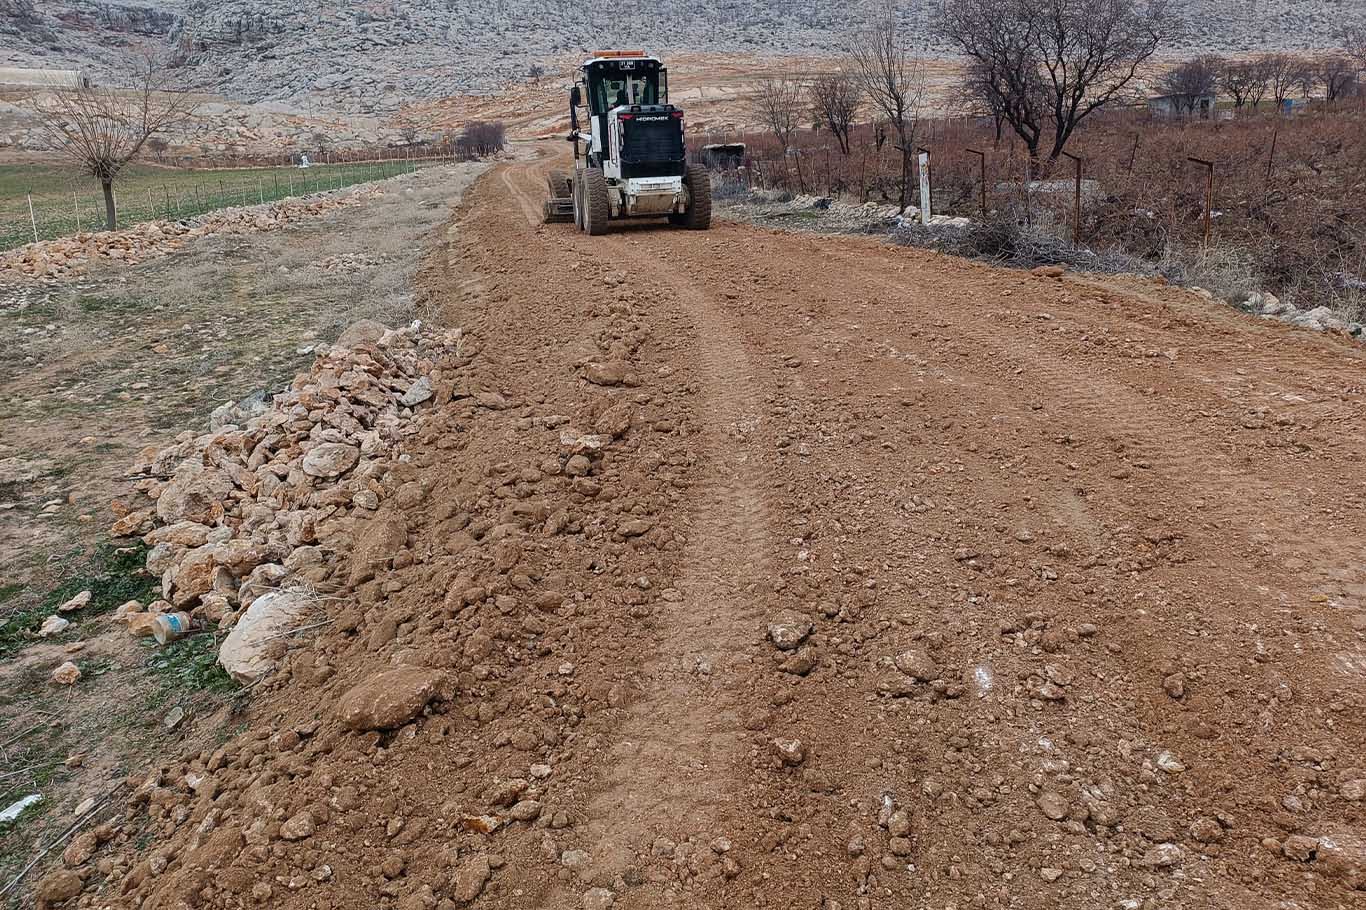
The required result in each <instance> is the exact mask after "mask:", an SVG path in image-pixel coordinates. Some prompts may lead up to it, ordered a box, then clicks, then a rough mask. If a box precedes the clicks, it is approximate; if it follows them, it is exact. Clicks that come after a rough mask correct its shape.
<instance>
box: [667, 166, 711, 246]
mask: <svg viewBox="0 0 1366 910" xmlns="http://www.w3.org/2000/svg"><path fill="white" fill-rule="evenodd" d="M683 182H684V183H686V184H687V185H688V210H687V211H686V212H684V213H683V214H681V215H671V216H669V221H670V222H672V223H674V224H676V225H678V226H679V227H684V228H687V229H688V230H690V231H705V230H707V229H708V228H710V227H711V174H709V173H708V172H707V169H706V168H705V167H703V166H702V165H700V164H690V165H688V172H687V175H686V176H685V177H684V178H683Z"/></svg>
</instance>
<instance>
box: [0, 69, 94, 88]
mask: <svg viewBox="0 0 1366 910" xmlns="http://www.w3.org/2000/svg"><path fill="white" fill-rule="evenodd" d="M56 88H66V89H74V88H90V80H89V79H88V78H86V76H85V74H84V73H82V72H81V71H80V70H39V69H24V68H22V67H18V66H0V91H32V90H34V89H56Z"/></svg>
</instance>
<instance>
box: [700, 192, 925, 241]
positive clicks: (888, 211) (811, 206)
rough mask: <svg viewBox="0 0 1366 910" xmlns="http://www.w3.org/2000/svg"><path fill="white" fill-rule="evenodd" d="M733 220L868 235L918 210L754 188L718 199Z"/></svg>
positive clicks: (889, 226)
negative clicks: (903, 209) (902, 209)
mask: <svg viewBox="0 0 1366 910" xmlns="http://www.w3.org/2000/svg"><path fill="white" fill-rule="evenodd" d="M718 205H720V206H721V207H722V208H723V210H724V211H725V212H726V214H727V215H729V216H730V217H732V218H737V219H740V220H742V221H749V222H751V223H754V224H766V225H770V226H772V225H777V226H781V227H785V228H789V229H792V230H800V231H811V232H814V233H819V234H865V233H873V232H880V231H883V230H887V229H890V228H892V227H894V226H895V225H897V224H898V223H900V220H901V219H902V217H903V216H904V217H906V218H914V217H915V216H916V210H915V209H914V207H909V208H907V209H906V211H905V212H904V213H903V212H902V211H901V209H899V208H898V207H897V206H896V205H882V204H880V203H877V202H866V203H862V204H859V203H854V202H845V201H843V200H841V199H835V198H832V197H829V196H811V195H801V196H795V197H794V196H792V195H791V194H789V193H785V192H783V191H781V190H768V189H752V190H748V191H742V192H740V193H739V194H738V195H734V196H729V197H724V196H723V198H722V199H719V200H718Z"/></svg>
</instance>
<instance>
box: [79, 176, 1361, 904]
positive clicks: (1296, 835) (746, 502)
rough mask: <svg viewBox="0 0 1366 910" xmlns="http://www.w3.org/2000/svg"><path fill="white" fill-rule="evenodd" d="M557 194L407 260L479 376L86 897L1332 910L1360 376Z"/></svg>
mask: <svg viewBox="0 0 1366 910" xmlns="http://www.w3.org/2000/svg"><path fill="white" fill-rule="evenodd" d="M544 167H545V166H544V165H533V164H514V165H509V166H506V167H504V168H502V169H500V170H499V171H498V172H496V173H493V174H490V175H488V176H487V177H486V178H485V179H484V180H483V181H482V182H481V183H480V184H479V185H478V186H477V187H476V188H475V189H474V190H473V191H472V192H471V193H470V194H469V197H468V198H467V200H466V202H465V204H464V206H463V212H462V215H461V217H460V218H459V219H458V220H457V222H456V223H455V224H453V225H452V226H451V229H450V234H449V236H448V238H447V241H448V242H447V246H446V247H445V248H444V249H442V250H441V251H440V252H439V253H437V254H434V255H433V256H432V257H431V258H429V260H428V263H427V267H426V269H425V270H424V273H423V275H422V278H421V281H422V282H423V292H424V293H425V294H426V295H427V298H428V301H429V302H430V303H439V304H443V305H444V307H445V312H446V314H447V317H448V320H449V322H450V324H451V325H452V326H459V327H460V328H461V329H462V330H463V331H464V337H465V338H466V347H465V348H464V350H463V352H462V356H463V366H462V369H463V370H464V371H465V375H464V377H463V381H464V385H462V386H459V387H457V388H454V389H452V390H451V394H452V396H453V398H452V399H451V400H449V401H438V402H437V403H436V407H438V408H440V409H441V411H440V412H439V413H438V415H437V416H436V418H435V419H429V420H428V422H427V424H426V429H425V430H424V432H423V434H422V435H421V437H420V438H418V439H416V440H414V443H413V447H412V450H411V453H412V454H411V458H410V460H409V461H408V462H407V463H406V464H405V465H403V466H401V468H397V469H395V470H394V471H393V473H392V474H391V475H390V476H389V477H387V478H386V479H384V481H383V483H382V488H381V490H380V491H379V499H380V510H379V514H380V516H382V518H383V522H382V523H381V521H380V517H376V518H375V519H373V520H371V521H357V522H356V523H355V525H354V528H352V529H351V530H350V531H349V532H348V533H349V534H350V536H351V537H352V538H353V540H354V544H355V546H356V547H357V548H365V547H367V546H368V545H369V544H368V542H369V541H371V538H372V536H373V537H374V538H375V541H377V543H376V546H377V547H379V551H382V552H383V553H384V554H385V555H386V557H387V562H386V563H385V565H383V566H382V567H381V568H382V571H380V572H379V573H378V574H376V575H375V577H373V578H369V577H367V573H360V574H359V575H355V576H354V577H351V578H349V579H348V582H349V583H348V584H347V585H346V586H345V587H344V588H343V590H342V591H341V592H339V594H338V598H337V601H336V603H335V606H334V607H333V611H334V612H333V616H334V619H335V622H334V623H333V625H332V626H330V627H327V628H326V629H324V630H323V631H322V632H321V634H318V635H317V637H316V638H313V639H308V637H307V636H303V637H301V638H300V639H299V640H295V641H294V642H292V647H291V650H290V651H289V653H288V654H287V655H286V657H285V670H284V671H283V672H281V673H280V674H279V675H277V676H274V677H272V678H270V679H269V680H268V681H266V682H265V683H263V684H261V685H260V686H259V687H258V690H257V696H256V698H257V701H256V704H255V706H254V708H253V720H252V723H251V726H250V728H249V729H248V730H247V731H246V732H245V733H243V734H242V735H240V736H238V737H236V738H234V739H233V740H231V741H230V742H228V743H227V744H226V745H224V746H223V747H222V748H220V749H218V750H216V751H211V752H205V753H202V754H199V755H197V756H191V757H189V758H188V759H186V760H184V761H180V762H174V763H169V764H168V765H166V766H165V767H162V768H159V769H157V770H156V771H155V773H153V774H152V775H150V776H147V777H145V779H144V778H143V777H141V776H140V778H139V780H138V781H137V782H136V786H137V787H138V793H139V802H137V803H135V804H134V805H133V806H132V807H131V808H130V809H129V811H128V814H127V816H126V818H125V819H124V820H123V822H122V824H123V825H124V826H125V834H124V835H123V840H122V841H120V839H119V838H117V837H116V838H115V840H114V841H113V842H112V843H113V844H114V846H113V847H111V848H110V849H109V850H108V851H107V853H106V854H105V859H106V861H107V865H106V866H105V867H103V869H100V868H98V867H86V868H85V869H84V870H83V871H84V872H86V873H87V875H86V878H87V882H86V884H87V886H88V887H91V888H94V887H96V886H99V887H100V889H101V890H100V893H99V895H98V897H97V898H96V899H94V900H93V901H92V905H95V904H97V905H99V906H104V905H113V906H132V905H135V904H137V903H138V902H139V901H140V906H141V907H142V908H144V910H147V908H153V907H179V906H204V907H238V906H246V905H252V904H253V902H255V904H257V905H262V906H266V905H268V906H276V907H300V908H303V907H331V908H362V907H365V908H371V907H376V906H393V907H398V908H402V910H419V908H422V910H425V908H437V907H439V908H452V907H460V906H466V905H472V906H476V907H489V908H509V910H511V908H527V907H546V908H569V907H585V908H605V907H609V906H615V907H619V908H621V907H627V908H656V907H715V908H720V907H756V908H757V907H825V908H835V907H840V908H856V907H857V908H875V907H894V906H905V905H921V904H923V905H925V906H936V907H937V906H950V905H951V906H958V907H1001V908H1005V907H1044V906H1061V905H1066V906H1074V907H1087V908H1090V907H1095V908H1113V907H1130V908H1140V907H1176V906H1187V907H1274V906H1278V905H1280V903H1281V902H1284V901H1293V902H1296V903H1297V905H1298V906H1305V907H1347V906H1353V905H1355V904H1356V903H1358V902H1359V900H1360V891H1359V890H1355V891H1354V890H1353V889H1361V888H1362V887H1366V877H1364V875H1366V873H1364V872H1363V864H1366V854H1364V853H1363V850H1366V846H1363V844H1364V841H1363V838H1366V812H1364V811H1363V806H1362V799H1363V791H1366V783H1363V780H1366V765H1364V764H1363V760H1362V758H1361V756H1362V755H1363V748H1364V747H1366V723H1364V722H1363V717H1366V711H1364V710H1363V709H1364V708H1366V703H1364V702H1366V697H1364V696H1363V685H1362V683H1363V673H1366V647H1363V634H1366V603H1363V598H1366V568H1363V566H1362V563H1361V559H1360V554H1361V552H1363V546H1364V545H1366V511H1363V509H1362V505H1363V501H1364V500H1366V487H1364V486H1363V481H1362V478H1361V464H1362V459H1363V453H1366V428H1363V425H1362V422H1361V420H1360V414H1361V413H1362V405H1363V396H1366V385H1364V384H1363V382H1362V380H1361V377H1362V376H1363V367H1364V366H1366V364H1363V356H1362V354H1361V352H1360V351H1359V350H1356V349H1353V348H1350V347H1348V346H1346V345H1344V344H1342V343H1339V342H1336V341H1334V340H1332V339H1328V338H1323V337H1319V336H1313V335H1309V334H1306V333H1298V332H1295V331H1293V330H1290V329H1286V328H1283V327H1279V326H1274V325H1268V324H1264V323H1260V322H1256V321H1253V320H1250V319H1247V318H1245V317H1243V316H1240V315H1238V314H1235V313H1232V312H1229V311H1227V310H1225V309H1223V308H1220V307H1218V306H1212V305H1210V304H1209V303H1207V302H1205V301H1202V300H1200V299H1198V298H1196V297H1194V296H1193V295H1190V294H1188V293H1185V292H1182V291H1178V290H1174V289H1168V288H1163V287H1160V286H1157V285H1154V284H1148V283H1138V282H1127V281H1124V280H1119V279H1106V280H1101V279H1090V278H1085V277H1072V276H1067V277H1064V278H1063V279H1061V280H1058V279H1054V278H1048V277H1039V276H1031V275H1028V274H1026V273H1019V272H1003V271H1000V270H995V269H991V268H988V267H985V266H978V265H973V264H969V263H964V262H962V261H959V260H953V259H949V258H946V257H940V256H936V255H932V254H926V253H923V252H917V251H913V250H905V249H895V248H889V247H887V246H884V245H882V244H879V243H876V242H874V241H870V240H855V239H847V240H835V239H828V238H814V237H808V236H799V235H793V234H785V233H777V232H769V231H763V230H759V229H756V228H753V227H747V226H738V225H731V224H721V225H719V226H718V227H716V228H715V229H714V230H712V231H711V232H708V233H704V234H689V233H683V232H678V231H672V230H662V229H653V228H651V229H641V230H622V231H620V232H617V233H615V234H612V235H609V236H607V237H603V238H588V237H585V236H582V235H579V234H576V233H574V232H573V229H572V227H570V226H552V227H543V226H541V225H539V223H538V222H539V219H538V217H537V216H538V208H539V203H540V200H541V187H542V185H543V184H542V180H543V177H542V171H543V170H544ZM396 528H398V529H401V534H400V533H396V532H395V529H396ZM384 541H387V542H388V543H387V544H385V545H384V546H380V543H382V542H384ZM377 552H378V551H377ZM320 667H326V668H327V672H325V673H321V672H319V671H318V668H320ZM144 825H145V826H147V828H148V830H149V831H150V833H151V835H152V837H151V841H150V846H148V847H147V849H145V850H142V851H138V850H135V849H134V843H135V841H134V840H133V838H134V837H135V836H136V834H135V832H137V831H138V830H139V828H140V827H142V826H144ZM87 900H90V899H89V898H87Z"/></svg>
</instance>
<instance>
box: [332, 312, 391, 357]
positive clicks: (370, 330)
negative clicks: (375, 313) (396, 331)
mask: <svg viewBox="0 0 1366 910" xmlns="http://www.w3.org/2000/svg"><path fill="white" fill-rule="evenodd" d="M388 331H389V327H388V326H386V325H384V324H383V323H380V322H375V321H374V320H373V319H362V320H360V321H358V322H353V323H351V325H350V327H349V328H347V330H346V331H345V332H342V333H341V337H340V338H338V339H337V347H339V348H347V349H348V350H349V349H351V348H359V347H374V346H376V345H377V344H379V340H380V339H381V338H383V337H384V333H385V332H388Z"/></svg>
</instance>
